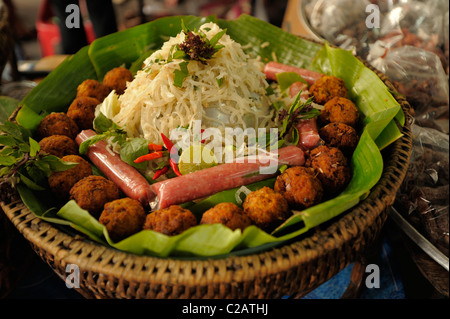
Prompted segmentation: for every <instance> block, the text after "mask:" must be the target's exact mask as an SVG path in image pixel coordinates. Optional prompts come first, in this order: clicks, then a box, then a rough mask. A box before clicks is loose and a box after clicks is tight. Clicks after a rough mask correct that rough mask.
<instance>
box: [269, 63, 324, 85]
mask: <svg viewBox="0 0 450 319" xmlns="http://www.w3.org/2000/svg"><path fill="white" fill-rule="evenodd" d="M283 72H295V73H298V74H300V75H301V77H302V78H304V79H305V81H306V82H308V84H309V85H311V84H313V83H314V82H316V80H318V79H319V78H321V77H322V76H323V74H322V73H319V72H315V71H311V70H306V69H302V68H298V67H295V66H292V65H287V64H282V63H278V62H272V61H271V62H269V63H267V64H266V65H265V66H264V73H265V75H266V78H268V79H270V80H274V81H276V80H277V76H276V75H277V74H278V73H283Z"/></svg>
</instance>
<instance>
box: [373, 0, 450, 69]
mask: <svg viewBox="0 0 450 319" xmlns="http://www.w3.org/2000/svg"><path fill="white" fill-rule="evenodd" d="M448 10H449V4H448V0H436V1H430V0H428V1H417V0H403V1H400V2H399V3H398V4H397V5H395V6H394V7H393V8H392V10H390V11H389V12H386V14H385V15H384V16H383V19H382V24H381V29H380V33H379V39H377V41H375V42H374V43H373V44H372V45H370V46H371V50H370V52H369V55H368V57H367V59H368V60H369V61H371V60H374V59H376V58H378V56H379V55H380V52H381V55H383V54H385V53H386V52H387V51H388V50H392V49H394V48H399V47H402V46H406V45H409V46H414V47H417V48H422V49H425V50H428V51H431V52H433V53H435V54H436V55H437V56H438V57H439V59H440V60H441V63H442V65H443V67H444V70H446V69H447V66H448V59H446V57H445V49H444V47H445V42H446V39H447V42H448ZM446 14H447V16H446ZM446 19H447V20H446ZM446 27H447V28H446ZM383 52H384V53H383ZM447 56H448V55H447ZM447 74H448V73H447Z"/></svg>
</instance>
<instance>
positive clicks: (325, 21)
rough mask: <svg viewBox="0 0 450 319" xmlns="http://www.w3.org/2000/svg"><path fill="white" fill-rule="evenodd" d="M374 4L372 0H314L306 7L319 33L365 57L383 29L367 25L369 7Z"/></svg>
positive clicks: (310, 20)
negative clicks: (370, 45) (369, 46)
mask: <svg viewBox="0 0 450 319" xmlns="http://www.w3.org/2000/svg"><path fill="white" fill-rule="evenodd" d="M370 4H371V1H369V0H358V1H354V0H310V1H306V4H305V6H304V9H305V13H306V16H307V18H308V20H309V23H310V25H311V26H312V27H313V28H314V30H315V31H316V32H317V33H319V34H321V35H322V36H323V37H324V38H325V39H326V40H328V41H329V42H330V43H332V44H334V45H336V46H339V47H340V48H342V49H345V50H351V51H353V52H354V53H355V54H358V55H359V56H361V57H363V58H364V57H365V56H366V55H367V53H368V44H369V43H372V42H374V41H375V40H376V39H378V37H379V34H378V33H379V29H377V28H368V27H367V26H366V18H367V15H368V13H367V12H366V8H367V6H368V5H370Z"/></svg>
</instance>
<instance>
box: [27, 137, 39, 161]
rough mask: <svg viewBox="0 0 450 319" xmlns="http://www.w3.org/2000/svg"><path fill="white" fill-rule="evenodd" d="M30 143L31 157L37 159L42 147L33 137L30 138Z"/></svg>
mask: <svg viewBox="0 0 450 319" xmlns="http://www.w3.org/2000/svg"><path fill="white" fill-rule="evenodd" d="M28 141H29V143H30V156H31V157H35V156H36V154H37V153H38V152H39V151H40V149H41V147H40V145H39V143H38V142H37V141H36V140H34V139H32V138H31V137H29V138H28Z"/></svg>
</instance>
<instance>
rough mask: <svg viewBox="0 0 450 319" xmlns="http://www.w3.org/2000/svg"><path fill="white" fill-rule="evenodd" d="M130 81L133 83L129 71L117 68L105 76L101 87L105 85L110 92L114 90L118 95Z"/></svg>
mask: <svg viewBox="0 0 450 319" xmlns="http://www.w3.org/2000/svg"><path fill="white" fill-rule="evenodd" d="M131 81H133V74H132V73H131V71H130V70H128V69H126V68H124V67H118V68H114V69H112V70H110V71H108V72H107V73H106V74H105V77H104V78H103V85H106V86H107V87H108V88H109V90H110V91H112V90H116V93H117V94H119V95H120V94H123V92H124V91H125V89H126V88H127V82H131Z"/></svg>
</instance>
